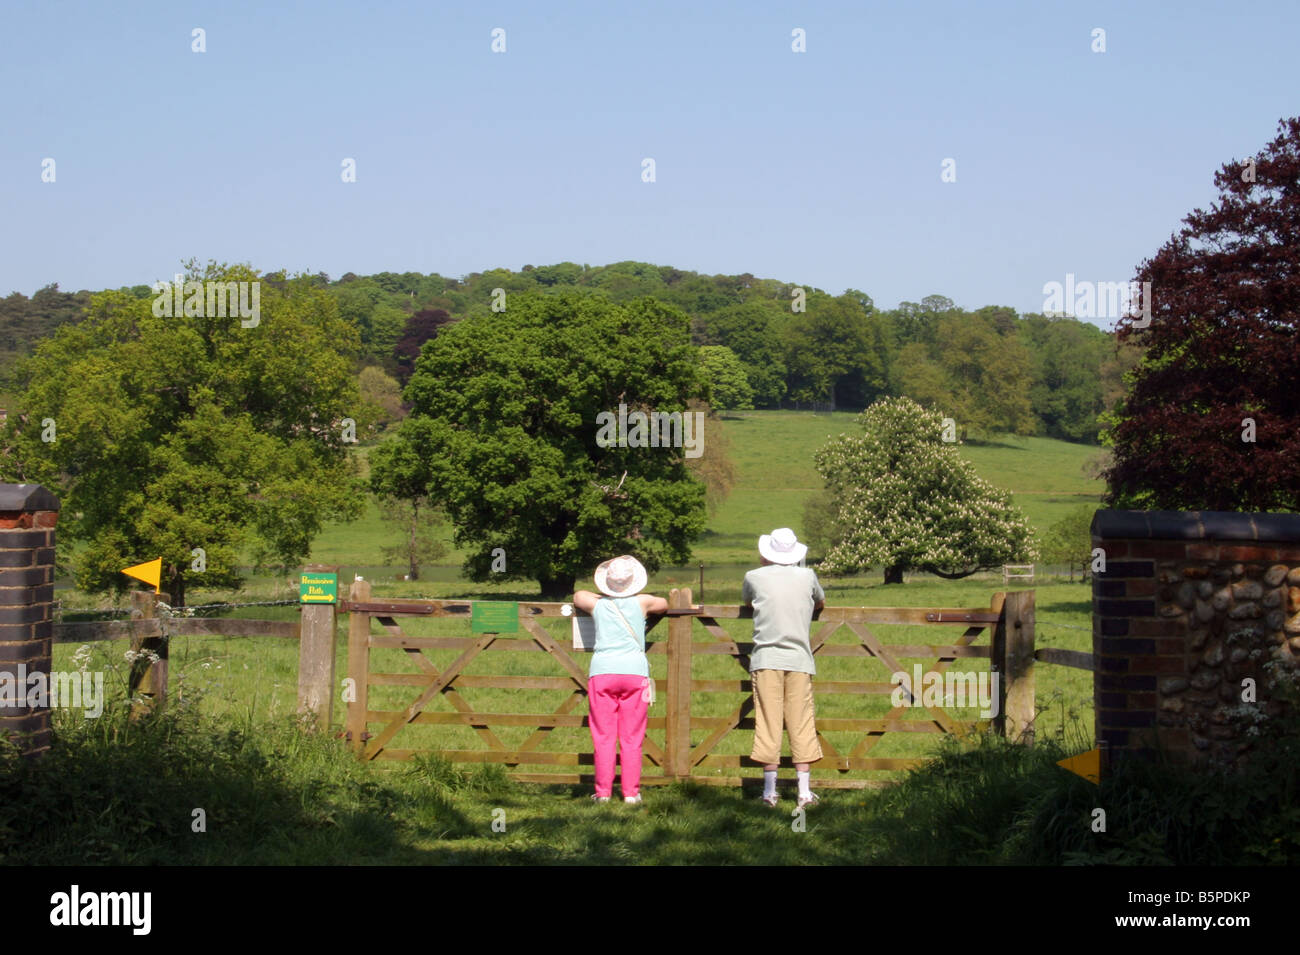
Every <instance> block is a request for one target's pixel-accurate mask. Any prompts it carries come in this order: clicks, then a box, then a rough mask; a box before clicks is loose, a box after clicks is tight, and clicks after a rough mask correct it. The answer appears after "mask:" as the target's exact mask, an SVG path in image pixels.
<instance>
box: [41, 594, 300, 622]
mask: <svg viewBox="0 0 1300 955" xmlns="http://www.w3.org/2000/svg"><path fill="white" fill-rule="evenodd" d="M299 603H300V601H299V600H298V599H297V598H295V599H293V600H252V601H248V602H243V603H225V602H218V603H210V604H196V605H194V606H180V607H173V606H171V605H170V604H166V603H163V602H162V601H159V602H158V604H157V606H158V613H159V615H160V616H169V617H215V616H217V615H218V614H221V613H224V612H226V611H228V610H238V609H240V608H243V607H296V606H298V604H299ZM130 614H131V608H130V607H93V608H89V609H84V610H83V609H79V608H69V609H67V610H65V609H64V608H63V604H62V601H58V600H56V601H55V602H54V619H55V620H64V619H65V618H67V617H77V618H79V619H83V620H111V619H113V618H114V617H127V616H130Z"/></svg>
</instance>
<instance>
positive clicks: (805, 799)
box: [799, 793, 821, 809]
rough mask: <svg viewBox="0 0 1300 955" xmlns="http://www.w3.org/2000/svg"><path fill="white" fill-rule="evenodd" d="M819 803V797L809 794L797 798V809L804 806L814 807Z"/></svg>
mask: <svg viewBox="0 0 1300 955" xmlns="http://www.w3.org/2000/svg"><path fill="white" fill-rule="evenodd" d="M819 802H821V797H820V796H818V795H817V794H816V793H809V794H808V795H806V796H800V797H799V808H800V809H802V808H803V807H804V806H815V805H817V804H818V803H819Z"/></svg>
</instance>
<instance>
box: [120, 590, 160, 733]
mask: <svg viewBox="0 0 1300 955" xmlns="http://www.w3.org/2000/svg"><path fill="white" fill-rule="evenodd" d="M161 599H162V597H161V595H159V594H151V593H150V592H149V591H147V590H133V591H131V619H132V620H133V621H134V620H155V619H157V616H158V601H159V600H161ZM146 632H148V631H147V630H146ZM167 644H168V640H167V635H166V634H163V635H161V636H157V637H152V636H143V635H140V634H135V635H133V636H132V637H131V650H132V651H133V652H134V653H135V654H150V653H152V654H155V655H156V656H157V657H158V659H157V661H153V662H151V661H150V660H148V659H147V658H145V657H142V656H136V657H135V658H134V659H133V660H132V661H131V676H130V679H129V681H128V683H127V687H128V691H129V693H128V695H129V696H130V697H131V698H132V699H134V698H135V697H136V696H137V695H140V696H143V697H144V699H143V700H141V701H140V702H139V703H132V704H131V719H133V720H134V719H139V718H140V717H142V716H144V715H145V714H146V713H152V712H155V711H156V710H158V709H159V708H161V707H162V706H163V704H165V703H166V702H167Z"/></svg>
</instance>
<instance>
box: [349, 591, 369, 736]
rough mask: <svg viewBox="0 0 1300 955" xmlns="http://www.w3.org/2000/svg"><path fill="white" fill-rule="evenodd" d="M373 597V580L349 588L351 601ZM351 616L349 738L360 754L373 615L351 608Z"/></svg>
mask: <svg viewBox="0 0 1300 955" xmlns="http://www.w3.org/2000/svg"><path fill="white" fill-rule="evenodd" d="M369 599H370V581H368V580H354V581H353V582H352V587H351V589H350V590H349V591H348V603H349V604H352V603H364V602H365V601H367V600H369ZM348 613H350V614H351V615H352V618H351V619H350V620H349V621H348V678H349V679H350V680H351V681H352V687H351V690H352V692H351V693H350V694H349V695H348V697H347V700H348V739H349V740H350V741H351V743H352V750H353V752H355V753H356V754H357V755H358V756H360V755H361V750H362V748H363V747H364V746H365V744H366V741H365V739H364V738H363V737H364V736H365V733H366V707H367V706H369V705H370V703H369V695H370V694H369V693H368V692H367V691H368V689H369V680H370V674H369V670H370V614H368V613H364V612H358V611H356V610H353V609H351V607H349V608H348Z"/></svg>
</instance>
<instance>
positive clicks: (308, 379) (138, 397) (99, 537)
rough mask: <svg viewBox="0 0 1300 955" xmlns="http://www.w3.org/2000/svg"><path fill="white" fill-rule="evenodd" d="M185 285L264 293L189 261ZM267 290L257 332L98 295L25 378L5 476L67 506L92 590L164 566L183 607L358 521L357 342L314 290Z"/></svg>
mask: <svg viewBox="0 0 1300 955" xmlns="http://www.w3.org/2000/svg"><path fill="white" fill-rule="evenodd" d="M188 278H189V279H190V280H193V281H203V280H214V281H228V282H244V281H247V282H253V281H259V279H258V276H257V273H255V272H253V271H251V270H249V269H247V268H243V267H236V268H226V267H224V266H217V265H215V264H211V265H209V266H208V267H207V269H206V271H204V272H202V273H200V272H199V271H198V270H197V268H196V267H195V266H194V264H193V263H191V264H190V272H189V275H188ZM260 281H261V286H260V316H259V317H258V319H257V323H256V325H255V326H251V327H244V322H243V321H242V320H241V318H240V317H239V316H238V315H227V316H224V317H223V316H218V315H196V314H190V315H186V314H183V313H182V314H180V315H174V316H168V315H164V316H158V315H155V314H154V309H153V304H154V299H153V298H138V297H136V296H134V295H131V294H128V293H126V292H104V293H101V294H99V295H96V296H94V297H93V299H92V301H91V304H90V307H89V310H88V314H87V315H86V317H85V319H84V320H83V321H81V322H79V323H76V324H69V325H64V326H62V327H61V328H60V329H59V330H58V332H57V334H55V336H54V337H53V338H50V339H48V340H46V341H43V342H41V343H40V344H39V346H38V347H37V348H36V350H35V353H34V354H33V355H32V357H31V358H30V359H29V360H28V361H26V362H25V363H24V364H23V365H22V366H21V368H20V371H19V375H20V377H21V381H22V383H23V385H24V388H25V390H24V392H23V394H22V397H21V399H20V401H19V402H18V408H17V409H12V410H11V412H10V416H9V420H8V421H7V422H6V424H5V427H4V429H3V432H2V433H0V444H2V447H0V475H3V478H4V479H5V480H8V481H18V482H32V483H41V484H45V485H46V486H47V487H49V488H50V489H51V490H53V491H54V492H55V493H56V494H58V495H59V496H60V498H61V500H62V510H61V513H60V516H59V539H60V541H61V542H73V541H75V542H77V543H79V544H81V545H83V546H82V547H81V549H80V550H79V552H78V554H77V558H76V561H75V564H74V569H75V571H76V577H77V583H78V585H79V586H80V587H81V588H82V589H85V590H90V591H105V590H116V591H118V592H121V591H122V590H123V589H124V588H125V587H126V586H127V585H128V584H129V583H130V581H129V580H128V579H127V578H126V577H124V576H123V575H122V574H121V573H120V571H121V569H122V568H123V567H126V566H128V565H130V564H137V563H141V562H144V561H148V560H152V559H153V558H155V557H161V558H162V561H163V579H162V589H163V591H164V592H166V593H169V594H170V595H171V598H172V600H173V602H174V603H177V604H181V603H184V601H185V591H186V588H187V587H189V586H194V585H196V584H202V585H207V586H221V587H232V586H236V585H237V584H238V583H239V581H240V575H239V572H238V566H237V565H238V564H239V562H240V560H241V558H242V557H243V556H244V555H245V554H247V555H248V556H249V557H251V558H252V559H253V560H254V561H255V562H257V563H263V564H294V563H298V562H300V561H301V560H303V559H305V558H306V557H307V555H308V553H309V551H310V547H311V541H312V538H313V537H314V536H315V534H316V533H317V532H318V531H319V530H320V528H321V526H322V525H323V524H324V523H325V522H326V521H328V520H331V519H340V518H349V517H354V516H357V515H358V514H359V512H360V506H361V501H362V498H361V497H360V496H359V495H358V494H357V493H356V489H355V487H354V485H353V467H352V464H351V461H350V459H349V456H348V454H347V450H346V442H347V438H348V434H347V432H346V426H345V425H344V423H343V420H342V419H344V418H345V417H348V416H353V415H356V414H357V413H358V408H359V407H360V400H359V397H358V394H357V384H356V376H355V375H354V374H353V372H352V362H353V359H354V356H355V355H356V353H357V351H358V350H359V348H360V341H359V339H358V337H357V333H356V330H355V329H354V328H353V327H352V326H350V325H349V324H348V323H346V322H344V321H342V320H341V319H340V318H339V315H338V310H337V307H336V305H335V300H334V298H333V297H332V296H331V295H330V294H328V293H327V292H325V291H322V290H321V289H319V288H317V287H315V283H314V282H313V280H312V279H310V278H298V279H289V280H285V279H283V278H282V276H280V275H278V274H277V275H276V276H264V277H263V278H262V279H261V280H260ZM186 297H187V299H189V298H190V297H189V295H188V293H187V296H186ZM200 299H202V296H200ZM205 304H206V303H205ZM198 310H200V311H206V309H204V308H199V309H198ZM185 311H190V309H185ZM196 548H201V553H199V554H196V553H195V549H196Z"/></svg>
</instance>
